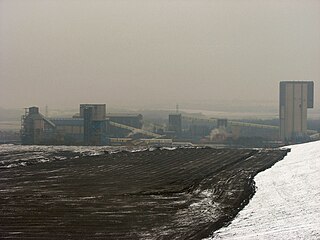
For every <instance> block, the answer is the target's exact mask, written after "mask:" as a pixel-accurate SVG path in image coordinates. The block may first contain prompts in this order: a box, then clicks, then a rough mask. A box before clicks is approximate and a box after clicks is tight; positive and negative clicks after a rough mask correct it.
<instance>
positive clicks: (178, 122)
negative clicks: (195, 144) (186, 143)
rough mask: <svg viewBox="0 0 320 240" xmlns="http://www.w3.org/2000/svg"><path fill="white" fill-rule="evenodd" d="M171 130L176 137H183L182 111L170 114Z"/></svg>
mask: <svg viewBox="0 0 320 240" xmlns="http://www.w3.org/2000/svg"><path fill="white" fill-rule="evenodd" d="M168 130H169V131H171V132H173V133H174V135H175V137H181V133H182V116H181V114H180V113H176V114H169V128H168Z"/></svg>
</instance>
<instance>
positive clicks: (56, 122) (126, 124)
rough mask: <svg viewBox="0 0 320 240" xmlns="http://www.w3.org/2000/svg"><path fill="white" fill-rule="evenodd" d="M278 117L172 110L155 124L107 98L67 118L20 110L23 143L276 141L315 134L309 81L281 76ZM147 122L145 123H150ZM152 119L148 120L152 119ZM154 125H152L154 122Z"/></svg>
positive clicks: (258, 143) (275, 143)
mask: <svg viewBox="0 0 320 240" xmlns="http://www.w3.org/2000/svg"><path fill="white" fill-rule="evenodd" d="M279 90H280V99H279V103H280V104H279V105H280V106H279V123H278V124H274V125H270V124H261V123H254V122H244V121H234V120H228V119H218V118H206V117H196V116H190V115H185V114H182V113H179V112H178V110H177V111H176V112H175V113H171V114H169V116H168V120H167V123H166V124H164V125H163V126H162V127H160V128H158V127H157V128H156V127H154V128H150V127H149V128H148V127H145V126H144V119H143V116H142V114H139V113H137V114H132V113H130V114H129V113H121V114H120V113H107V108H106V104H80V107H79V112H78V113H75V114H74V115H73V116H70V117H69V118H49V117H46V116H44V115H43V114H41V113H40V112H39V108H38V107H29V108H27V109H26V111H25V114H24V115H23V116H22V122H21V142H22V144H45V145H46V144H53V145H97V146H99V145H172V144H173V145H179V144H180V145H181V144H183V145H186V144H207V145H208V144H209V145H210V144H212V145H216V146H217V145H219V144H220V145H221V144H222V145H221V146H223V145H228V146H230V145H234V146H238V145H241V146H262V147H263V146H268V147H269V146H278V145H281V144H286V143H295V142H304V141H308V140H310V139H312V138H314V137H319V136H318V135H319V134H318V133H317V131H314V130H313V131H311V130H308V129H307V109H308V108H312V107H313V101H314V100H313V95H314V93H313V91H314V83H313V82H312V81H282V82H280V88H279ZM149 125H150V124H149ZM151 125H152V123H151ZM154 126H155V125H154Z"/></svg>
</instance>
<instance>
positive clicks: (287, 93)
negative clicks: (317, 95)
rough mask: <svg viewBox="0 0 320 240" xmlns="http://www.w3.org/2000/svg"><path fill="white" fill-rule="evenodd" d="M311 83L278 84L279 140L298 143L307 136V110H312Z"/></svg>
mask: <svg viewBox="0 0 320 240" xmlns="http://www.w3.org/2000/svg"><path fill="white" fill-rule="evenodd" d="M313 88H314V83H313V81H282V82H280V107H279V118H280V138H281V140H282V141H284V142H287V141H299V140H302V139H304V138H305V137H306V136H307V109H308V108H313Z"/></svg>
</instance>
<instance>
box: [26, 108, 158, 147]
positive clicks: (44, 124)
mask: <svg viewBox="0 0 320 240" xmlns="http://www.w3.org/2000/svg"><path fill="white" fill-rule="evenodd" d="M142 120H143V117H142V115H141V114H136V115H133V114H106V104H80V109H79V114H75V115H74V116H73V117H72V118H47V117H45V116H44V115H42V114H41V113H40V112H39V108H38V107H30V108H27V109H26V111H25V114H24V116H22V122H21V142H22V144H55V145H56V144H63V145H107V144H109V143H110V139H111V138H124V137H127V136H128V135H129V134H132V132H134V133H141V134H142V135H144V136H148V135H149V136H151V137H159V136H160V135H159V136H158V135H156V134H153V133H150V132H147V131H143V130H142V129H141V128H142Z"/></svg>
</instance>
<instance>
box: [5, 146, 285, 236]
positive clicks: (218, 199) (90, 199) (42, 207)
mask: <svg viewBox="0 0 320 240" xmlns="http://www.w3.org/2000/svg"><path fill="white" fill-rule="evenodd" d="M0 148H1V146H0ZM15 154H22V155H23V152H19V153H15V152H2V153H1V152H0V163H1V164H0V239H5V238H9V239H19V238H21V239H201V238H204V237H208V236H210V234H211V233H212V232H214V231H215V230H217V229H219V228H220V227H222V226H224V225H226V224H228V223H229V222H230V221H231V220H232V219H233V218H234V217H235V215H236V214H237V213H238V212H239V211H240V210H241V209H242V208H243V207H244V206H245V204H247V203H248V201H249V199H250V198H251V197H252V195H253V194H254V192H255V187H254V181H253V177H254V176H255V175H256V174H257V173H258V172H260V171H263V170H265V169H267V168H269V167H271V166H272V165H273V164H274V163H276V162H277V161H279V160H281V159H282V158H283V157H284V156H285V155H286V154H287V150H279V149H276V150H271V149H266V150H251V149H212V148H181V149H175V150H166V149H156V150H153V151H150V150H146V151H139V152H128V151H122V152H119V153H112V154H111V153H109V152H107V151H106V152H104V153H103V154H101V155H98V156H83V155H79V154H76V153H74V152H68V151H63V152H60V153H59V157H57V158H53V160H50V161H44V162H41V161H40V162H39V161H38V162H37V161H33V160H32V159H31V160H30V161H29V162H27V163H29V164H23V165H17V166H15V167H10V165H8V164H7V162H8V161H9V159H10V158H11V157H14V155H15ZM26 154H29V155H30V154H31V155H32V152H31V153H30V151H29V152H28V153H26ZM52 154H56V153H52Z"/></svg>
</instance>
